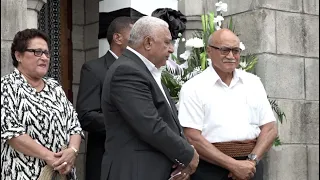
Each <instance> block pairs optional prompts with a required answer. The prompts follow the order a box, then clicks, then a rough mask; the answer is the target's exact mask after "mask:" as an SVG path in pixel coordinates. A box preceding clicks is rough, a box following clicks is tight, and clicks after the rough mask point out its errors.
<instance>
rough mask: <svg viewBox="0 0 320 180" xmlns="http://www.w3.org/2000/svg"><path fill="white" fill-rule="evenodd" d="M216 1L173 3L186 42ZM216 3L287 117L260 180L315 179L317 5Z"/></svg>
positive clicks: (303, 1)
mask: <svg viewBox="0 0 320 180" xmlns="http://www.w3.org/2000/svg"><path fill="white" fill-rule="evenodd" d="M217 1H218V0H202V1H199V3H194V0H181V1H179V10H180V11H181V12H182V13H184V14H185V15H186V16H187V19H188V23H187V33H186V36H187V38H188V36H189V37H190V36H191V32H193V31H194V30H195V29H201V28H202V26H201V23H200V15H201V14H202V13H203V10H204V9H205V10H207V11H215V3H216V2H217ZM221 1H222V2H224V3H227V4H228V12H226V13H224V14H223V16H224V17H225V23H226V22H228V19H229V18H230V16H232V17H233V20H234V24H235V28H236V33H237V34H239V38H240V39H241V41H242V42H243V43H244V44H245V46H246V50H245V51H243V53H245V54H246V53H251V54H256V55H257V56H258V59H259V60H258V64H257V66H256V72H257V75H258V76H259V77H260V78H261V80H262V82H263V84H264V86H265V89H266V92H267V94H268V95H269V97H270V98H272V99H277V101H278V104H279V106H280V108H281V109H282V110H283V111H284V112H285V113H286V116H287V120H284V122H283V124H279V136H280V140H281V141H282V143H283V144H282V145H281V146H279V147H273V148H272V149H271V150H270V152H269V153H268V154H267V157H266V158H265V171H264V172H265V179H266V180H268V179H269V180H282V179H319V155H318V154H319V35H318V31H319V1H318V0H287V1H286V2H285V3H284V2H282V1H278V0H268V1H265V0H260V1H256V0H246V1H234V0H221Z"/></svg>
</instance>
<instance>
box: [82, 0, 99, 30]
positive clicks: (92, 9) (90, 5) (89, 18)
mask: <svg viewBox="0 0 320 180" xmlns="http://www.w3.org/2000/svg"><path fill="white" fill-rule="evenodd" d="M85 14H86V15H85V17H86V19H85V24H92V23H95V22H98V21H99V0H85Z"/></svg>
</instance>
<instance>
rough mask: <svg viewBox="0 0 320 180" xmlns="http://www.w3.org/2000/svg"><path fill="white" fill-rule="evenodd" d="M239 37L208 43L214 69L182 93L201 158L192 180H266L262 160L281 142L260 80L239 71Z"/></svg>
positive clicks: (217, 37)
mask: <svg viewBox="0 0 320 180" xmlns="http://www.w3.org/2000/svg"><path fill="white" fill-rule="evenodd" d="M239 46H240V40H239V38H238V37H237V36H236V35H235V34H234V33H233V32H232V31H230V30H228V29H221V30H218V31H215V32H214V33H213V34H212V35H211V36H210V37H209V40H208V46H207V53H208V56H209V58H210V59H211V65H210V66H209V67H208V68H207V69H206V70H205V71H204V72H202V73H201V74H199V75H197V76H195V77H194V78H192V79H190V80H189V81H188V82H186V83H185V84H184V85H183V87H182V89H181V92H180V101H179V119H180V123H181V125H182V126H183V127H184V132H185V135H186V137H187V139H188V140H189V142H190V143H191V144H192V145H194V147H195V149H196V150H197V152H198V153H199V155H200V162H199V166H198V168H197V171H196V172H195V173H194V175H192V177H191V180H213V179H214V180H227V179H237V180H242V179H246V180H247V179H254V180H262V179H263V169H262V166H263V165H262V163H261V161H260V160H261V159H262V157H263V155H264V153H266V152H267V151H268V150H269V149H270V147H271V146H272V144H273V141H274V140H275V138H276V137H277V126H276V122H275V121H276V119H275V117H274V115H273V111H272V109H271V106H270V104H269V101H268V99H267V95H266V92H265V89H264V87H263V85H262V83H261V81H260V79H259V78H258V77H257V76H255V75H253V74H250V73H247V72H245V71H242V70H238V69H236V67H238V65H239V61H240V52H241V49H240V48H239Z"/></svg>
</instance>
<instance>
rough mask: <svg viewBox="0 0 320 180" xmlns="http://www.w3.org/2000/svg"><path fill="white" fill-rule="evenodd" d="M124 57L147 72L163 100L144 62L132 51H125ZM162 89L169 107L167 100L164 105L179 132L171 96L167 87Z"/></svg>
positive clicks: (175, 110)
mask: <svg viewBox="0 0 320 180" xmlns="http://www.w3.org/2000/svg"><path fill="white" fill-rule="evenodd" d="M123 55H124V56H126V57H128V58H130V59H132V60H134V61H135V62H136V63H137V64H139V65H140V66H141V67H144V69H145V71H147V73H148V74H149V75H150V76H151V79H152V82H153V84H155V86H156V88H158V90H159V92H161V95H162V96H163V98H164V99H165V97H164V94H163V93H162V91H161V89H160V87H159V85H158V83H157V82H156V80H155V79H154V77H153V76H152V74H151V72H150V71H149V69H148V68H147V67H146V65H145V64H144V62H143V61H142V60H141V59H140V58H139V57H138V56H137V55H136V54H134V53H133V52H132V51H130V50H128V49H126V50H125V51H124V53H123ZM162 87H163V89H164V92H165V94H166V96H167V98H168V101H169V103H170V105H169V104H168V102H167V100H165V101H166V105H167V107H168V108H169V109H170V111H171V114H172V117H173V119H174V121H175V123H176V124H177V126H178V128H179V130H180V131H181V128H180V123H179V120H178V116H177V109H176V106H175V104H174V102H173V101H172V99H171V96H170V94H169V92H168V90H167V87H166V86H164V85H162Z"/></svg>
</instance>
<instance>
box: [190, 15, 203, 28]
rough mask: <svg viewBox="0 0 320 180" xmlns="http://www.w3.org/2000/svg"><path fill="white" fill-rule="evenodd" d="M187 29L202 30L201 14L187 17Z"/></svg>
mask: <svg viewBox="0 0 320 180" xmlns="http://www.w3.org/2000/svg"><path fill="white" fill-rule="evenodd" d="M186 29H187V30H202V23H201V17H200V16H189V17H187V23H186Z"/></svg>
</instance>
